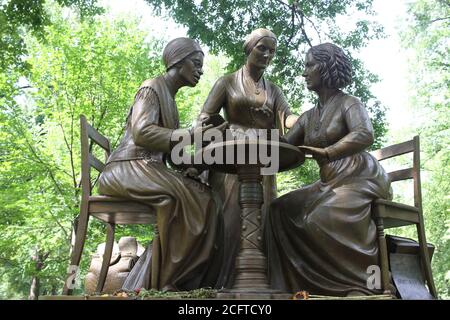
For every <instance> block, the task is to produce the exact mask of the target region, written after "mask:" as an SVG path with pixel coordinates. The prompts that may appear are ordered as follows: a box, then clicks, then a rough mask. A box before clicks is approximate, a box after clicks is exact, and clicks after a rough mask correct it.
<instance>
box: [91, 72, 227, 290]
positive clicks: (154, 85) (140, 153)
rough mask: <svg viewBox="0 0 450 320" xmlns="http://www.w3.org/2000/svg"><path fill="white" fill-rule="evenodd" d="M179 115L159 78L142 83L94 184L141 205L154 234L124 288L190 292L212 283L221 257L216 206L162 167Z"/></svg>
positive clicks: (201, 188) (203, 190)
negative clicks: (150, 216)
mask: <svg viewBox="0 0 450 320" xmlns="http://www.w3.org/2000/svg"><path fill="white" fill-rule="evenodd" d="M178 123H179V122H178V111H177V107H176V105H175V101H174V100H173V98H172V96H171V95H170V93H169V90H168V88H167V85H166V83H165V80H164V79H163V77H159V78H156V79H152V80H147V81H145V82H144V83H143V84H142V86H141V88H140V90H139V91H138V93H137V94H136V97H135V102H134V105H133V107H132V108H131V110H130V114H129V116H128V120H127V127H126V132H125V135H124V137H123V139H122V141H121V143H120V145H119V147H118V148H117V149H116V150H115V151H114V152H113V153H112V154H111V156H110V158H109V159H108V163H107V166H106V168H105V170H104V172H103V173H102V175H101V176H100V179H99V191H100V193H102V194H105V195H112V196H119V197H125V198H129V199H133V200H136V201H139V202H142V203H145V204H147V205H149V206H151V207H153V208H154V209H155V211H156V219H157V228H158V232H159V236H156V237H155V239H154V241H153V245H152V247H151V246H149V247H148V248H147V250H146V251H145V253H144V254H143V256H142V257H141V258H140V259H139V261H138V262H137V264H136V265H135V267H134V268H133V269H132V271H131V272H130V274H129V276H128V278H127V279H126V281H125V283H124V288H125V289H129V290H133V289H138V288H147V289H149V288H154V289H160V290H161V289H169V290H177V289H178V290H190V289H196V288H199V287H205V286H208V287H211V286H213V285H214V284H215V283H216V280H217V275H218V270H217V269H215V267H214V266H220V264H221V256H220V252H219V251H218V250H217V248H219V247H220V243H217V242H216V241H220V239H221V238H222V234H221V229H220V228H221V226H222V225H221V220H220V219H221V216H220V205H218V204H216V202H215V201H214V199H213V197H212V193H211V190H210V189H209V188H208V187H206V186H205V185H202V184H199V183H197V182H196V181H194V180H192V179H189V178H185V177H183V176H182V175H181V174H180V173H178V172H176V171H174V170H171V169H169V168H167V167H166V158H167V157H168V155H169V154H168V153H169V151H170V137H171V134H172V132H173V131H174V130H175V129H177V128H178Z"/></svg>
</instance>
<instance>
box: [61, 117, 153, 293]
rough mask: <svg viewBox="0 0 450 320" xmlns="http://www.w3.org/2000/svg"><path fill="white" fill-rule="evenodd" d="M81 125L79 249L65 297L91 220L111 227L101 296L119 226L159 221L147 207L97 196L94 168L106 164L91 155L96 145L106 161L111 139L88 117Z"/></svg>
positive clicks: (99, 285) (99, 289)
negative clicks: (93, 181) (88, 120)
mask: <svg viewBox="0 0 450 320" xmlns="http://www.w3.org/2000/svg"><path fill="white" fill-rule="evenodd" d="M80 123H81V132H80V136H81V189H82V195H81V204H80V215H79V216H78V224H77V227H76V236H75V245H74V248H73V251H72V256H71V260H70V267H69V271H68V276H67V279H68V280H67V281H66V284H65V285H64V289H63V294H64V295H71V294H72V288H71V287H72V286H70V285H68V284H69V283H71V281H72V280H71V279H73V278H74V276H75V274H76V272H77V271H78V268H79V265H80V260H81V255H82V252H83V247H84V242H85V239H86V233H87V227H88V222H89V216H93V217H95V218H97V219H99V220H101V221H103V222H104V223H106V224H107V235H106V245H105V252H104V254H103V262H102V267H101V270H100V274H99V278H98V283H97V289H96V291H97V292H99V293H100V292H102V290H103V286H104V284H105V280H106V276H107V274H108V269H109V263H110V260H111V254H112V250H113V244H114V231H115V226H116V224H122V225H127V224H151V223H154V221H155V216H154V211H153V210H152V209H151V208H150V207H149V206H146V205H144V204H141V203H138V202H132V201H130V200H127V199H121V198H116V197H109V196H93V195H92V194H91V192H92V185H91V168H94V169H96V170H97V171H98V172H99V173H101V172H102V171H103V169H104V168H105V164H104V163H103V162H102V161H100V160H99V159H98V158H96V157H95V156H94V155H93V154H92V153H91V147H92V143H96V144H97V145H99V146H100V147H101V148H102V149H104V151H105V155H106V158H107V157H108V156H109V155H110V153H111V149H110V144H109V141H108V139H107V138H105V137H104V136H103V135H101V134H100V133H99V132H98V131H97V130H95V129H94V128H93V127H92V126H91V125H90V124H88V123H87V121H86V117H85V116H84V115H81V116H80Z"/></svg>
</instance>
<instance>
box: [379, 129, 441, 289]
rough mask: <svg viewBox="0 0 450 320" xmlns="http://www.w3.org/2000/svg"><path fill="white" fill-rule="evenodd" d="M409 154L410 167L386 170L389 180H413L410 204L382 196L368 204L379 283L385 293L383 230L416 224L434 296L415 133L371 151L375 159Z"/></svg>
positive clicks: (424, 271) (422, 257) (424, 268)
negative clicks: (374, 233) (377, 253)
mask: <svg viewBox="0 0 450 320" xmlns="http://www.w3.org/2000/svg"><path fill="white" fill-rule="evenodd" d="M411 152H412V153H413V166H412V168H407V169H402V170H397V171H393V172H389V173H388V174H389V177H390V179H391V181H392V182H395V181H400V180H407V179H413V180H414V206H409V205H406V204H402V203H398V202H393V201H389V200H384V199H377V200H375V201H374V202H373V205H372V215H373V218H374V220H375V223H376V226H377V233H378V243H379V250H380V262H381V284H382V286H383V290H384V291H385V293H390V292H389V279H390V275H389V260H388V252H387V245H386V238H385V235H384V229H388V228H395V227H402V226H408V225H416V227H417V235H418V240H419V252H420V260H421V264H422V268H423V273H424V275H425V280H426V282H427V286H428V289H429V291H430V293H431V294H432V295H433V296H434V297H435V298H437V292H436V287H435V285H434V281H433V275H432V271H431V258H430V256H429V252H428V249H427V240H426V237H425V227H424V222H423V213H422V193H421V186H420V141H419V136H415V137H414V138H413V140H410V141H406V142H403V143H399V144H396V145H392V146H389V147H386V148H383V149H379V150H376V151H374V152H372V154H373V156H374V157H375V158H376V159H377V160H379V161H382V160H386V159H389V158H392V157H395V156H400V155H403V154H407V153H411Z"/></svg>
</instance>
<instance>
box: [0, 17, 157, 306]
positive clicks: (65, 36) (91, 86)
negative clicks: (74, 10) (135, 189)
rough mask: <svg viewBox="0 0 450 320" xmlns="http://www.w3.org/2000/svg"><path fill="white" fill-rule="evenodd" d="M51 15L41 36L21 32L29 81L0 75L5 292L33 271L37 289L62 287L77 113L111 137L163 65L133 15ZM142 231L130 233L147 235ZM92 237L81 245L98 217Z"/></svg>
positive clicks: (15, 293) (0, 265)
mask: <svg viewBox="0 0 450 320" xmlns="http://www.w3.org/2000/svg"><path fill="white" fill-rule="evenodd" d="M52 15H53V16H52V23H51V24H49V25H48V26H47V27H45V30H44V31H45V33H46V41H45V42H41V41H38V40H39V39H38V38H36V37H34V36H32V35H29V36H27V37H26V44H27V51H28V54H29V56H28V58H27V61H26V62H27V63H28V64H29V65H30V66H31V67H30V72H29V74H28V77H27V79H24V78H20V72H19V71H17V72H16V73H13V74H9V75H8V77H6V76H4V74H3V73H0V76H1V78H0V80H1V81H3V82H2V83H3V84H4V88H10V90H9V91H3V92H2V94H3V96H2V97H0V99H1V101H0V102H1V104H0V106H1V110H0V111H1V113H0V116H1V118H0V123H1V126H2V130H1V135H0V145H1V151H0V157H1V165H0V173H1V174H0V186H1V187H0V252H1V253H0V270H1V271H0V274H1V278H2V279H1V281H0V282H1V283H2V285H1V287H0V294H1V296H2V297H3V298H11V297H25V296H27V295H28V291H29V288H30V282H31V280H32V279H34V280H33V281H34V283H35V284H38V283H39V280H40V286H41V290H40V292H41V293H50V292H58V291H59V290H60V289H61V288H62V284H63V283H64V280H65V279H64V277H65V274H66V269H67V266H68V261H69V259H68V258H69V247H70V240H71V232H72V228H73V222H74V218H75V217H76V216H77V214H78V205H79V194H80V189H79V180H80V156H79V155H80V151H79V121H78V119H79V115H80V114H85V115H86V116H87V117H88V119H89V121H90V123H92V124H93V125H94V127H96V128H97V129H98V130H99V131H101V132H103V133H104V134H105V135H106V136H108V137H109V138H111V141H112V142H113V143H117V141H118V138H119V136H120V135H121V132H122V128H123V126H124V122H125V117H126V115H127V112H128V109H129V106H130V104H131V103H132V101H133V97H134V93H135V92H136V89H137V88H138V86H139V84H140V83H141V82H142V81H143V80H144V79H146V78H149V77H154V76H155V75H157V74H159V73H160V72H162V70H163V69H162V63H161V59H160V52H161V48H162V41H161V40H158V39H150V40H149V41H145V39H146V37H147V34H146V33H144V32H143V31H140V30H139V29H138V27H137V26H138V21H137V20H135V19H133V18H130V17H126V18H124V19H117V20H115V21H112V22H111V21H110V20H109V19H108V18H107V17H97V18H92V19H85V20H81V21H80V20H79V18H77V15H74V14H72V15H66V16H65V17H64V18H63V17H62V15H61V12H60V10H59V9H55V10H54V12H53V13H52ZM21 83H22V84H21ZM23 83H26V84H25V85H24V84H23ZM6 84H9V85H6ZM141 230H142V231H141ZM149 231H150V230H148V229H140V228H136V229H134V231H133V234H136V235H137V236H138V237H139V235H142V237H140V240H148V239H150V237H151V233H150V232H149ZM123 233H130V232H128V231H127V230H126V229H125V228H124V229H122V230H121V229H119V232H118V236H120V235H121V234H123ZM89 239H90V241H89V242H88V243H87V247H86V251H85V252H92V251H93V247H94V246H95V245H96V244H98V243H100V242H102V241H104V230H103V227H102V225H101V224H99V223H93V224H92V227H91V228H90V234H89ZM85 257H88V255H86V256H85ZM32 258H34V259H32ZM88 260H89V259H84V264H83V268H84V269H86V267H87V262H88ZM36 280H38V281H37V282H36Z"/></svg>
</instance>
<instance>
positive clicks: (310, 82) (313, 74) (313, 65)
mask: <svg viewBox="0 0 450 320" xmlns="http://www.w3.org/2000/svg"><path fill="white" fill-rule="evenodd" d="M302 76H303V77H304V78H305V81H306V87H307V88H308V90H312V91H317V90H318V89H319V88H320V87H321V86H322V79H321V74H320V68H319V62H318V61H317V60H316V59H314V57H313V55H312V54H311V52H308V53H307V54H306V60H305V70H304V71H303V74H302Z"/></svg>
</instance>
